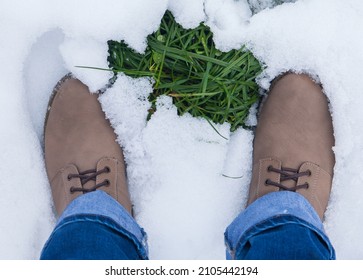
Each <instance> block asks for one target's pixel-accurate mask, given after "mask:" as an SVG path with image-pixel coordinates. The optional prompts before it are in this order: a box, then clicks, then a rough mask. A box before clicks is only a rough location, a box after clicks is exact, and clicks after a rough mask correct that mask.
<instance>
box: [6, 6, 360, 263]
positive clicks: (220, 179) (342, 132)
mask: <svg viewBox="0 0 363 280" xmlns="http://www.w3.org/2000/svg"><path fill="white" fill-rule="evenodd" d="M249 2H250V4H251V5H254V6H253V12H254V13H255V12H257V11H260V12H258V13H256V14H254V15H253V12H252V11H251V10H250V8H249V6H248V4H247V1H246V0H241V1H234V0H188V1H186V0H183V1H181V0H180V1H178V0H170V1H168V0H154V1H150V0H133V1H126V0H104V1H95V0H87V1H86V0H78V1H76V2H75V1H70V0H63V1H46V0H32V1H19V0H13V1H5V0H0V38H1V40H0V50H1V52H0V61H1V63H2V67H1V68H0V77H1V83H0V92H1V94H0V104H1V105H2V107H1V110H0V119H1V120H2V121H1V122H0V129H1V131H2V134H1V138H0V147H1V148H0V149H1V152H0V155H1V161H2V162H3V163H2V164H1V165H0V174H1V179H0V189H1V193H2V194H1V196H0V224H1V230H0V248H1V250H0V258H1V259H37V258H38V257H39V254H40V251H41V249H42V246H43V244H44V242H45V241H46V239H47V238H48V236H49V234H50V232H51V230H52V228H53V226H54V223H55V219H56V218H55V217H54V214H53V211H52V198H51V195H50V190H49V182H48V180H47V176H46V172H45V167H44V160H43V151H42V145H43V140H42V139H43V122H44V117H45V112H46V107H47V103H48V98H49V96H50V94H51V91H52V87H53V86H54V85H55V83H56V82H57V80H58V79H60V78H61V77H62V75H64V74H66V73H67V72H69V71H71V72H73V73H74V74H75V75H76V76H77V77H78V78H80V79H81V80H82V81H83V82H84V83H86V84H87V85H88V86H89V87H90V89H91V90H92V91H96V90H98V89H99V88H102V87H103V86H104V85H105V84H106V83H107V80H108V79H109V78H110V73H109V72H104V71H95V70H86V69H81V68H76V67H75V66H77V65H84V66H94V67H106V66H107V63H106V59H107V45H106V42H107V40H109V39H114V40H125V41H126V42H127V43H128V44H129V45H130V46H131V47H132V48H134V49H135V50H137V51H139V52H143V50H144V49H145V46H146V40H145V38H146V36H147V35H148V34H150V33H152V32H153V31H154V30H156V29H157V27H158V24H159V22H160V19H161V17H162V15H163V14H164V12H165V10H166V9H170V10H171V11H172V12H173V13H174V15H175V16H176V19H177V20H178V21H179V22H180V23H181V24H183V25H184V26H185V27H188V28H190V27H194V26H196V25H198V24H199V22H201V21H205V22H206V23H207V24H208V25H209V26H210V27H211V28H212V31H213V32H214V34H215V37H214V39H215V42H216V45H217V46H218V48H220V49H221V50H229V49H231V48H239V47H241V46H242V45H243V44H247V46H248V47H249V48H250V49H251V50H252V51H253V52H254V54H255V55H256V56H257V57H258V58H259V59H260V61H262V62H263V63H264V65H265V66H266V70H265V72H264V73H263V74H262V75H261V77H260V79H259V83H260V85H261V87H263V88H265V89H267V88H268V86H269V82H270V81H271V79H273V78H274V77H275V76H276V75H278V74H280V73H282V72H284V71H287V70H290V69H293V70H295V71H304V72H308V73H310V74H312V75H314V76H317V77H319V79H320V81H321V83H322V84H323V86H324V89H325V92H326V94H327V96H328V97H329V99H330V101H331V110H332V115H333V122H334V129H335V137H336V146H335V148H334V151H335V154H336V167H335V177H334V181H333V192H332V196H331V201H330V204H329V207H328V211H327V214H326V220H325V227H326V230H327V233H328V235H329V236H330V238H331V240H332V242H333V244H334V246H335V248H336V251H337V257H338V258H340V259H363V244H362V242H361V238H360V237H361V235H362V234H363V223H362V221H363V199H362V195H361V189H362V186H361V185H362V181H363V172H362V171H361V168H362V167H363V131H362V130H361V129H360V127H361V124H362V123H363V111H362V103H363V101H362V97H361V94H362V92H363V83H362V82H361V76H360V75H361V74H362V66H361V65H363V52H362V49H363V39H362V35H363V2H362V1H360V0H345V1H340V0H299V1H297V2H296V3H285V4H283V5H279V6H277V7H275V8H273V9H270V8H267V9H263V8H265V7H272V6H273V5H272V4H273V3H275V2H276V1H268V0H263V1H257V0H255V1H253V0H250V1H249ZM285 2H291V1H285ZM151 90H152V85H151V81H150V80H148V79H138V80H133V79H130V78H128V77H125V76H123V75H120V77H119V78H118V80H117V82H116V84H115V85H114V86H113V87H112V88H111V89H109V90H108V91H106V92H105V93H104V95H103V96H102V97H101V98H100V101H101V104H102V106H103V109H104V110H105V112H106V115H107V117H108V118H110V120H111V123H112V125H113V126H114V128H115V130H116V133H117V134H118V136H119V138H118V140H119V143H120V144H121V145H122V146H123V147H124V151H125V158H126V161H127V165H128V170H127V171H128V178H129V186H130V191H131V195H132V199H133V202H134V204H135V210H136V219H137V221H138V222H139V223H140V224H141V226H142V227H144V228H145V230H146V231H147V232H148V235H149V245H150V258H152V259H223V258H224V254H225V253H224V240H223V232H224V230H225V227H226V226H227V225H228V224H229V223H230V222H231V221H232V220H233V218H234V217H236V216H237V215H238V213H240V211H242V210H243V208H244V205H245V201H246V194H247V189H248V185H249V180H250V173H251V155H252V139H253V135H252V133H251V132H250V131H247V130H243V129H240V130H238V131H237V132H235V133H234V134H230V133H229V126H228V125H227V124H226V125H219V126H217V128H218V130H219V131H220V132H221V134H222V135H224V136H226V137H227V138H228V140H225V139H223V138H222V137H220V136H219V135H217V134H216V133H215V132H214V130H213V129H212V128H211V126H210V125H209V124H208V123H206V121H204V120H200V119H196V118H192V117H190V116H188V115H185V116H183V117H179V116H177V113H176V109H175V108H174V106H173V105H172V103H171V100H170V99H169V98H167V97H162V98H160V100H159V101H158V109H157V112H156V113H155V114H154V116H153V117H152V119H151V120H150V121H149V122H146V114H147V112H146V111H147V109H148V108H149V104H148V101H147V98H146V97H147V95H148V94H149V93H150V91H151ZM251 111H252V112H256V108H254V109H253V110H251ZM249 121H250V122H251V123H255V121H256V120H255V116H253V115H251V117H250V119H249ZM223 175H228V176H232V177H240V178H239V179H231V178H227V177H225V176H223Z"/></svg>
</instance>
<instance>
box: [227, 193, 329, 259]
mask: <svg viewBox="0 0 363 280" xmlns="http://www.w3.org/2000/svg"><path fill="white" fill-rule="evenodd" d="M225 240H226V246H227V258H228V259H239V260H241V259H255V260H257V259H265V260H266V259H271V260H272V259H274V260H277V259H285V260H293V259H300V260H301V259H335V251H334V248H333V246H332V244H331V243H330V241H329V238H328V237H327V236H326V234H325V232H324V228H323V224H322V222H321V220H320V218H319V216H318V215H317V213H316V211H315V210H314V208H313V207H312V206H311V204H310V203H309V202H308V201H307V200H306V199H305V198H304V197H303V196H302V195H300V194H298V193H294V192H286V191H284V192H273V193H270V194H266V195H264V196H263V197H261V198H259V199H257V200H256V201H255V202H254V203H252V204H251V205H249V206H248V207H247V208H246V210H245V211H243V212H242V213H241V214H240V215H239V216H238V217H237V218H236V219H235V220H234V221H233V222H232V224H231V225H230V226H229V227H228V228H227V230H226V233H225Z"/></svg>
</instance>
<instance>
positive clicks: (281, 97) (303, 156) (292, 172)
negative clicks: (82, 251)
mask: <svg viewBox="0 0 363 280" xmlns="http://www.w3.org/2000/svg"><path fill="white" fill-rule="evenodd" d="M44 137H45V161H46V169H47V174H48V177H49V180H50V184H51V188H52V194H53V199H54V204H55V208H56V211H57V212H58V214H61V213H62V212H63V210H64V209H65V208H66V206H67V205H68V204H69V203H70V202H71V201H72V200H74V199H75V198H77V197H78V196H80V195H82V194H85V193H88V192H91V191H95V190H103V191H105V192H106V193H108V194H109V195H111V196H112V197H113V198H114V199H116V200H117V201H118V202H119V203H120V204H121V205H123V206H124V208H125V209H126V210H127V211H128V212H129V213H130V214H131V211H132V204H131V201H130V196H129V192H128V187H127V180H126V171H125V162H124V156H123V152H122V149H121V148H120V146H119V145H118V143H117V142H116V135H115V133H114V131H113V129H112V127H111V125H110V123H109V121H108V120H107V119H106V117H105V114H104V112H103V111H102V109H101V106H100V104H99V102H98V99H97V94H91V93H90V92H89V90H88V88H87V87H86V86H85V85H84V84H82V83H81V82H80V81H79V80H76V79H74V78H72V77H71V76H70V75H68V76H66V77H65V78H63V79H62V80H61V81H60V82H59V83H58V85H57V86H56V87H55V89H54V93H53V96H52V98H51V101H50V103H49V107H48V114H47V119H46V123H45V132H44ZM333 145H334V135H333V125H332V119H331V116H330V113H329V108H328V101H327V98H326V97H325V95H324V94H323V92H322V89H321V87H320V86H319V85H317V84H316V83H314V82H313V81H312V80H311V79H310V78H309V77H308V76H307V75H303V74H301V75H298V74H293V73H288V74H285V75H283V76H281V77H279V78H277V79H276V80H275V81H274V82H273V84H272V86H271V88H270V92H269V94H268V97H267V98H266V99H265V100H264V102H263V104H262V106H261V110H260V115H259V122H258V126H257V128H256V134H255V140H254V151H253V170H252V180H251V184H250V190H249V198H248V204H251V203H252V202H254V201H255V200H256V199H258V198H259V197H261V196H263V195H266V194H268V193H271V192H276V191H293V192H297V193H299V194H301V195H303V196H304V197H305V198H306V199H307V200H308V201H309V202H310V203H311V205H312V206H313V207H314V209H315V210H316V212H317V213H318V215H319V216H320V218H321V219H323V216H324V212H325V210H326V207H327V205H328V201H329V196H330V191H331V184H332V175H333V168H334V163H335V159H334V153H333V151H332V147H333Z"/></svg>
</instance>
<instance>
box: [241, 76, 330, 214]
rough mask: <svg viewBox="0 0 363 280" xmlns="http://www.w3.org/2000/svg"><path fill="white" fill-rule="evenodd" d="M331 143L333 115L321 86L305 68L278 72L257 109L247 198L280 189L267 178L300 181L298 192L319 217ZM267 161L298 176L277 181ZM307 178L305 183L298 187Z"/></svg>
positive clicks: (324, 199)
mask: <svg viewBox="0 0 363 280" xmlns="http://www.w3.org/2000/svg"><path fill="white" fill-rule="evenodd" d="M333 146H334V134H333V124H332V119H331V115H330V112H329V108H328V100H327V98H326V96H325V95H324V93H323V91H322V89H321V87H320V86H319V85H318V84H316V83H314V82H313V81H312V80H311V79H310V77H309V76H307V75H303V74H301V75H298V74H293V73H289V74H286V75H284V76H283V77H280V78H279V79H278V80H277V81H276V82H275V83H273V86H272V88H271V89H270V92H269V94H268V97H267V98H266V100H265V101H264V103H263V104H262V108H261V111H260V116H259V120H258V125H257V128H256V133H255V139H254V151H253V171H252V180H251V185H250V192H249V198H248V204H251V203H252V202H253V201H255V200H256V199H257V198H259V197H261V196H262V195H265V194H267V193H270V192H273V191H280V190H281V188H279V187H276V186H274V185H271V184H266V181H267V180H270V181H273V182H276V183H278V184H282V185H283V186H284V187H286V188H290V189H294V188H296V187H297V186H298V189H297V190H296V192H298V193H300V194H302V195H303V196H304V197H305V198H306V199H307V200H308V201H309V202H310V203H311V204H312V206H313V207H314V209H315V210H316V211H317V213H318V214H319V216H320V218H321V219H323V215H324V212H325V210H326V207H327V205H328V201H329V196H330V191H331V184H332V176H333V168H334V164H335V158H334V153H333V150H332V147H333ZM270 166H272V167H273V168H276V169H282V168H292V169H296V174H300V175H292V177H294V176H298V177H297V178H296V180H292V179H288V180H284V181H281V178H280V175H281V174H279V173H276V172H271V171H270V170H269V167H270ZM282 173H284V172H282ZM285 173H286V172H285ZM287 173H289V172H287ZM288 176H290V175H288ZM305 184H307V185H308V186H309V187H308V188H304V187H301V186H305ZM299 186H300V187H301V188H300V187H299Z"/></svg>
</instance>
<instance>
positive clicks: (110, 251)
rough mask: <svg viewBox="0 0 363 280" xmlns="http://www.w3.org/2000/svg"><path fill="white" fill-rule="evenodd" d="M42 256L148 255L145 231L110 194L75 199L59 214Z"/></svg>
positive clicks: (126, 256)
mask: <svg viewBox="0 0 363 280" xmlns="http://www.w3.org/2000/svg"><path fill="white" fill-rule="evenodd" d="M40 258H41V259H117V260H131V259H133V260H136V259H147V258H148V256H147V243H146V234H145V232H144V231H143V229H142V228H140V227H139V225H138V224H137V223H136V221H135V220H134V219H133V218H132V217H131V216H130V214H129V213H128V212H127V211H126V210H125V208H124V207H123V206H121V205H120V204H119V203H118V202H117V201H116V200H114V199H113V198H112V197H111V196H110V195H108V194H106V193H105V192H103V191H95V192H91V193H88V194H85V195H83V196H80V197H79V198H77V199H75V200H74V201H72V202H71V203H70V205H69V206H68V207H67V208H66V210H65V211H64V213H63V214H62V216H61V217H60V219H59V221H58V223H57V225H56V227H55V229H54V231H53V233H52V234H51V236H50V237H49V240H48V241H47V243H46V245H45V246H44V248H43V251H42V254H41V257H40Z"/></svg>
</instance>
